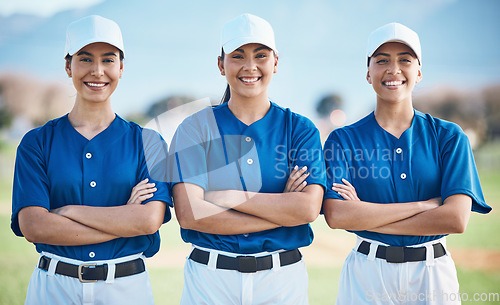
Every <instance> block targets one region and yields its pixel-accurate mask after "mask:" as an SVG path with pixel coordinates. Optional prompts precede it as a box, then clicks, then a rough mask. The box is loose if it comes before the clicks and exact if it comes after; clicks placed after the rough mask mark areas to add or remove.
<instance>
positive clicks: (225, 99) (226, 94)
mask: <svg viewBox="0 0 500 305" xmlns="http://www.w3.org/2000/svg"><path fill="white" fill-rule="evenodd" d="M224 55H225V54H224V49H222V50H221V53H220V60H222V61H224ZM230 99H231V88H229V84H227V86H226V91H224V95H223V96H222V99H221V101H220V105H222V104H224V103H227V102H228V101H229V100H230Z"/></svg>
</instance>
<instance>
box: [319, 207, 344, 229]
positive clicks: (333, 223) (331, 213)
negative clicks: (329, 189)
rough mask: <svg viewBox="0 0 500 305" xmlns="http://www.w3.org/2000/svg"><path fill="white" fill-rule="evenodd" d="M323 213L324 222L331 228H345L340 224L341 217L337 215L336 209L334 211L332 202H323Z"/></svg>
mask: <svg viewBox="0 0 500 305" xmlns="http://www.w3.org/2000/svg"><path fill="white" fill-rule="evenodd" d="M323 213H324V215H325V220H326V224H327V225H328V226H329V227H330V228H331V229H334V230H336V229H344V228H345V226H344V225H343V224H342V218H341V217H339V216H340V214H339V213H338V211H336V209H335V205H334V204H331V203H329V204H327V203H326V202H325V205H324V206H323Z"/></svg>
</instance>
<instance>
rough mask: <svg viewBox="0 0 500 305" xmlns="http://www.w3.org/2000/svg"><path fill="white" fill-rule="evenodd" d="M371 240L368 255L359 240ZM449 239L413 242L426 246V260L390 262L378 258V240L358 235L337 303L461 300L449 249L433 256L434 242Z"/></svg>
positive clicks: (435, 304)
mask: <svg viewBox="0 0 500 305" xmlns="http://www.w3.org/2000/svg"><path fill="white" fill-rule="evenodd" d="M363 240H365V241H367V242H369V243H371V246H370V252H369V254H368V255H365V254H363V253H359V252H357V249H358V247H359V245H360V243H361V242H362V241H363ZM438 242H441V244H443V246H444V247H445V249H446V239H445V238H442V239H439V240H435V241H432V242H428V243H424V244H420V245H414V246H412V247H426V248H427V253H426V260H424V261H418V262H406V263H388V262H387V261H386V260H384V259H380V258H376V257H375V253H376V251H377V248H378V246H379V245H383V246H387V245H386V244H382V243H380V242H377V241H373V240H367V239H362V238H359V237H358V240H357V243H356V246H355V247H354V248H353V250H352V251H351V252H350V253H349V255H348V256H347V259H346V260H345V262H344V266H343V267H342V272H341V276H340V283H339V292H338V295H337V302H336V304H337V305H363V304H367V305H368V304H370V305H374V304H380V305H382V304H383V305H399V304H401V305H402V304H405V305H411V304H414V305H417V304H418V305H422V304H427V305H451V304H460V298H459V289H458V279H457V272H456V269H455V264H454V262H453V260H452V258H451V256H450V254H449V252H448V250H446V254H445V255H444V256H441V257H438V258H434V252H433V250H432V249H433V248H432V244H435V243H438Z"/></svg>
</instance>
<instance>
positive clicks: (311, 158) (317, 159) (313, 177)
mask: <svg viewBox="0 0 500 305" xmlns="http://www.w3.org/2000/svg"><path fill="white" fill-rule="evenodd" d="M293 130H294V136H293V139H292V147H290V150H289V155H290V161H291V162H292V164H291V165H292V166H291V167H292V168H293V167H294V166H295V165H298V166H299V167H303V166H307V171H308V172H309V177H307V178H306V182H307V184H308V185H311V184H319V185H321V186H322V187H323V189H325V188H326V175H325V164H324V160H323V153H322V147H321V139H320V136H319V131H318V129H317V128H316V126H314V124H313V123H312V122H311V121H309V120H308V119H306V118H303V117H302V119H301V120H300V121H299V124H297V125H295V126H293Z"/></svg>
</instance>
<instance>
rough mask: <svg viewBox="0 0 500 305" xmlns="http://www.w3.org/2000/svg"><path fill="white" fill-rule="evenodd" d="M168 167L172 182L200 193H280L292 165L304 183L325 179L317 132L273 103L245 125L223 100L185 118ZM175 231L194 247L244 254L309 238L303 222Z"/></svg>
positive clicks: (293, 246) (292, 246) (304, 243)
mask: <svg viewBox="0 0 500 305" xmlns="http://www.w3.org/2000/svg"><path fill="white" fill-rule="evenodd" d="M169 165H170V166H169V168H170V169H171V170H172V173H171V175H172V176H171V179H172V183H173V184H174V185H175V184H176V183H179V182H187V183H193V184H196V185H199V186H201V187H202V188H203V189H204V190H205V191H219V190H241V191H253V192H261V193H281V192H283V190H284V188H285V184H286V181H287V179H288V176H289V173H290V171H291V169H292V168H293V167H294V166H295V165H298V166H299V167H302V166H307V167H308V171H309V172H310V173H311V174H310V176H309V177H308V178H307V183H308V185H309V184H319V185H321V186H323V187H325V183H326V178H325V171H324V161H323V155H322V149H321V140H320V137H319V132H318V130H317V129H316V127H315V126H314V124H313V123H312V122H311V121H310V120H309V119H307V118H305V117H303V116H300V115H298V114H295V113H293V112H291V111H290V110H289V109H284V108H281V107H279V106H277V105H276V104H274V103H271V107H270V109H269V111H268V113H267V114H266V115H265V116H264V117H263V118H262V119H260V120H258V121H256V122H254V123H253V124H251V125H250V126H247V125H245V124H244V123H242V122H241V121H240V120H239V119H237V118H236V117H235V116H234V115H233V113H232V112H231V111H230V109H229V107H228V104H227V103H225V104H222V105H220V106H217V107H214V108H206V109H204V110H202V111H200V112H198V113H195V114H194V115H192V116H190V117H188V118H186V119H185V120H184V122H183V123H182V124H181V125H179V127H178V129H177V131H176V134H175V135H174V138H173V140H172V144H171V147H170V154H169ZM174 199H175V198H174ZM193 213H194V216H195V217H205V216H208V215H197V211H193ZM181 235H182V238H183V240H184V241H185V242H189V243H192V244H195V245H198V246H200V247H205V248H211V249H217V250H221V251H227V252H232V253H247V254H250V253H258V252H263V251H275V250H280V249H287V250H290V249H296V248H299V247H303V246H307V245H309V244H310V243H311V242H312V239H313V233H312V230H311V227H310V226H309V224H304V225H300V226H295V227H280V228H276V229H273V230H266V231H262V232H256V233H250V234H241V235H214V234H207V233H203V232H198V231H194V230H187V229H181Z"/></svg>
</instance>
